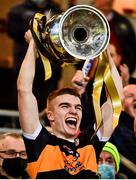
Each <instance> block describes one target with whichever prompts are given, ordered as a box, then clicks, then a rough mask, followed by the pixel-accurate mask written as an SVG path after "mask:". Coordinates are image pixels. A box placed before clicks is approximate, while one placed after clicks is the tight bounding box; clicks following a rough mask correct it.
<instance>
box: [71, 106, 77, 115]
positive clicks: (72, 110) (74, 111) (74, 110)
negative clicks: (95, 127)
mask: <svg viewBox="0 0 136 180" xmlns="http://www.w3.org/2000/svg"><path fill="white" fill-rule="evenodd" d="M70 113H73V114H76V113H77V111H76V108H75V107H74V106H71V107H70Z"/></svg>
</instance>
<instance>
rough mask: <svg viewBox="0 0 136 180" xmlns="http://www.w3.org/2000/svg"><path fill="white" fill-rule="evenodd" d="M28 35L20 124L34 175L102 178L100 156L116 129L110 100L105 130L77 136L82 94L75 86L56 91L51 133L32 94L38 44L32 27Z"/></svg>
mask: <svg viewBox="0 0 136 180" xmlns="http://www.w3.org/2000/svg"><path fill="white" fill-rule="evenodd" d="M25 38H26V41H27V42H28V43H29V47H28V50H27V53H26V56H25V58H24V61H23V63H22V66H21V69H20V73H19V77H18V81H17V87H18V107H19V113H20V125H21V128H22V130H23V135H24V141H25V145H26V150H27V155H28V167H27V170H28V173H29V175H30V177H31V178H42V179H45V178H47V179H48V178H52V179H53V178H58V179H61V178H65V179H67V178H78V179H80V178H98V176H97V175H96V172H97V158H98V157H99V154H100V152H101V150H102V147H103V145H104V142H105V141H107V140H108V139H109V137H110V136H111V133H112V130H113V129H112V114H113V112H112V106H111V104H110V103H109V102H108V103H105V104H104V105H103V107H102V115H103V120H106V122H105V123H104V124H103V126H102V128H101V129H99V130H98V131H97V132H95V131H94V129H93V128H92V127H88V129H86V131H85V132H83V133H80V134H79V135H78V136H77V137H76V135H77V133H78V130H79V126H80V123H81V118H82V105H81V101H80V96H79V94H78V93H77V91H76V90H74V89H71V88H63V89H61V90H58V91H55V92H52V93H51V94H50V95H49V97H48V100H47V109H46V114H47V117H48V119H49V121H50V124H51V128H52V132H53V134H50V133H49V132H48V131H47V130H46V129H45V128H44V127H43V126H42V125H41V124H40V121H39V114H38V106H37V101H36V98H35V96H34V95H33V93H32V87H33V79H34V76H35V53H34V52H35V43H34V40H33V38H32V35H31V32H30V30H29V31H27V32H26V34H25ZM107 109H108V111H107ZM90 121H91V120H90ZM105 127H106V128H105Z"/></svg>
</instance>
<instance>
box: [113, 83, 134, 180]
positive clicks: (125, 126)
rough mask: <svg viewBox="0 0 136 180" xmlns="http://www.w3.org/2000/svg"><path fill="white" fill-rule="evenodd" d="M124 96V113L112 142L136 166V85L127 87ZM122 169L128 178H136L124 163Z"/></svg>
mask: <svg viewBox="0 0 136 180" xmlns="http://www.w3.org/2000/svg"><path fill="white" fill-rule="evenodd" d="M124 96H125V98H124V101H123V111H122V113H121V115H120V119H119V124H118V126H117V127H116V129H115V131H114V133H113V135H112V137H111V139H110V142H112V143H113V144H114V145H115V146H116V147H117V148H118V150H119V152H120V153H121V154H122V155H123V156H125V157H126V158H127V159H128V160H130V161H132V162H133V163H135V164H136V153H135V152H136V135H135V133H136V129H135V122H136V85H135V84H129V85H127V86H125V87H124ZM120 169H121V172H123V173H125V174H126V175H127V176H128V178H132V179H133V178H135V177H136V174H135V173H133V172H131V171H130V170H128V169H127V168H126V167H125V166H123V164H122V163H121V166H120Z"/></svg>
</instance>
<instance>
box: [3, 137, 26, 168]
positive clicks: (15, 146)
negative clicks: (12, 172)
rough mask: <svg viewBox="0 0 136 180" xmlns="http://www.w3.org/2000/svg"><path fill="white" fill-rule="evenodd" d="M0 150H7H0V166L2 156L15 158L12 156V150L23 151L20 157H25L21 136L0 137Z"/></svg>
mask: <svg viewBox="0 0 136 180" xmlns="http://www.w3.org/2000/svg"><path fill="white" fill-rule="evenodd" d="M0 151H6V152H7V153H1V152H0V166H2V163H3V159H4V158H15V157H13V156H14V154H13V152H24V154H25V155H24V156H23V157H22V158H24V159H27V156H26V151H25V145H24V142H23V139H21V138H19V139H16V138H14V137H11V136H7V137H6V138H5V139H1V140H0ZM8 152H9V153H8ZM17 156H18V155H17Z"/></svg>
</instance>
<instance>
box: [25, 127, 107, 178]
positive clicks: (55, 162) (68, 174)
mask: <svg viewBox="0 0 136 180" xmlns="http://www.w3.org/2000/svg"><path fill="white" fill-rule="evenodd" d="M93 133H94V132H93V131H92V130H91V128H88V129H87V130H86V131H84V132H83V133H80V134H79V136H78V137H77V138H76V139H75V142H69V141H67V140H64V139H60V138H57V137H56V136H54V135H52V134H50V133H49V132H48V131H47V130H46V129H45V128H44V127H42V129H41V131H40V133H39V135H38V136H37V137H36V139H35V140H32V139H28V138H26V137H24V142H25V145H26V151H27V155H28V166H27V171H28V174H29V175H30V177H31V178H33V179H35V178H39V179H40V178H41V179H46V178H47V179H49V178H51V179H69V178H73V179H75V178H78V179H85V178H95V179H96V178H98V176H97V173H96V172H97V158H98V156H99V154H100V152H101V150H102V147H103V145H104V143H102V142H100V141H99V139H98V137H97V135H95V136H93V138H92V139H91V135H92V134H93Z"/></svg>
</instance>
